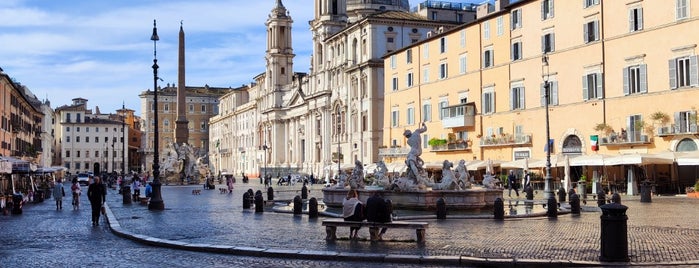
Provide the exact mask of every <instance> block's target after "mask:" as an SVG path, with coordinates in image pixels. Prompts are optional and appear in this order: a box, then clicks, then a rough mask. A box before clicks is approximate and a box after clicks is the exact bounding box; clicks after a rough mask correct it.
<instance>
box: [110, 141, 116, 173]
mask: <svg viewBox="0 0 699 268" xmlns="http://www.w3.org/2000/svg"><path fill="white" fill-rule="evenodd" d="M114 143H116V137H114V138H113V139H112V175H114V173H115V172H116V171H115V167H116V166H115V164H114V163H115V160H114V159H116V150H115V149H114ZM110 176H111V175H110Z"/></svg>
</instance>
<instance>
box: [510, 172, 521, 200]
mask: <svg viewBox="0 0 699 268" xmlns="http://www.w3.org/2000/svg"><path fill="white" fill-rule="evenodd" d="M507 188H508V189H509V190H508V191H507V196H509V197H512V190H513V189H514V190H515V194H517V197H519V190H518V189H517V176H515V171H514V170H510V174H509V175H507Z"/></svg>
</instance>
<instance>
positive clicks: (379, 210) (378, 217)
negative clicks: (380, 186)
mask: <svg viewBox="0 0 699 268" xmlns="http://www.w3.org/2000/svg"><path fill="white" fill-rule="evenodd" d="M391 205H392V204H391V200H384V199H383V197H381V194H380V193H379V192H378V191H376V192H374V195H372V196H371V197H369V199H367V200H366V220H367V221H370V222H391V220H392V219H391V218H392V217H391V213H392V211H391V210H392V209H391ZM387 229H388V228H386V227H384V228H381V232H379V234H378V240H383V234H385V233H386V230H387ZM372 239H373V237H372Z"/></svg>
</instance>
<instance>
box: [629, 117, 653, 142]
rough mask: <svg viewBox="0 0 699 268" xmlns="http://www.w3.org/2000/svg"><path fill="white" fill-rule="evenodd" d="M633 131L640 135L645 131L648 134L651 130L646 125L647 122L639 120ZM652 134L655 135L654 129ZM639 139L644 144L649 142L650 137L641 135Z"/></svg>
mask: <svg viewBox="0 0 699 268" xmlns="http://www.w3.org/2000/svg"><path fill="white" fill-rule="evenodd" d="M633 129H634V131H635V132H636V133H637V134H636V135H639V134H640V133H642V132H644V131H645V132H646V133H647V132H648V130H649V128H648V126H647V125H646V122H645V121H643V120H638V121H636V122H634V124H633ZM650 133H651V134H652V133H653V128H652V127H651V128H650ZM638 137H639V141H642V142H646V141H648V135H643V134H640V135H639V136H638Z"/></svg>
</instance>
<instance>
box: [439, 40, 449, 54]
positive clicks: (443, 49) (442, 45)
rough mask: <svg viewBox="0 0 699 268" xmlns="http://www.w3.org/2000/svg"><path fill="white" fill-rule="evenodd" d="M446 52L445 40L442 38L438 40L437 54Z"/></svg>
mask: <svg viewBox="0 0 699 268" xmlns="http://www.w3.org/2000/svg"><path fill="white" fill-rule="evenodd" d="M444 52H447V38H446V37H442V38H440V39H439V53H444Z"/></svg>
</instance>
